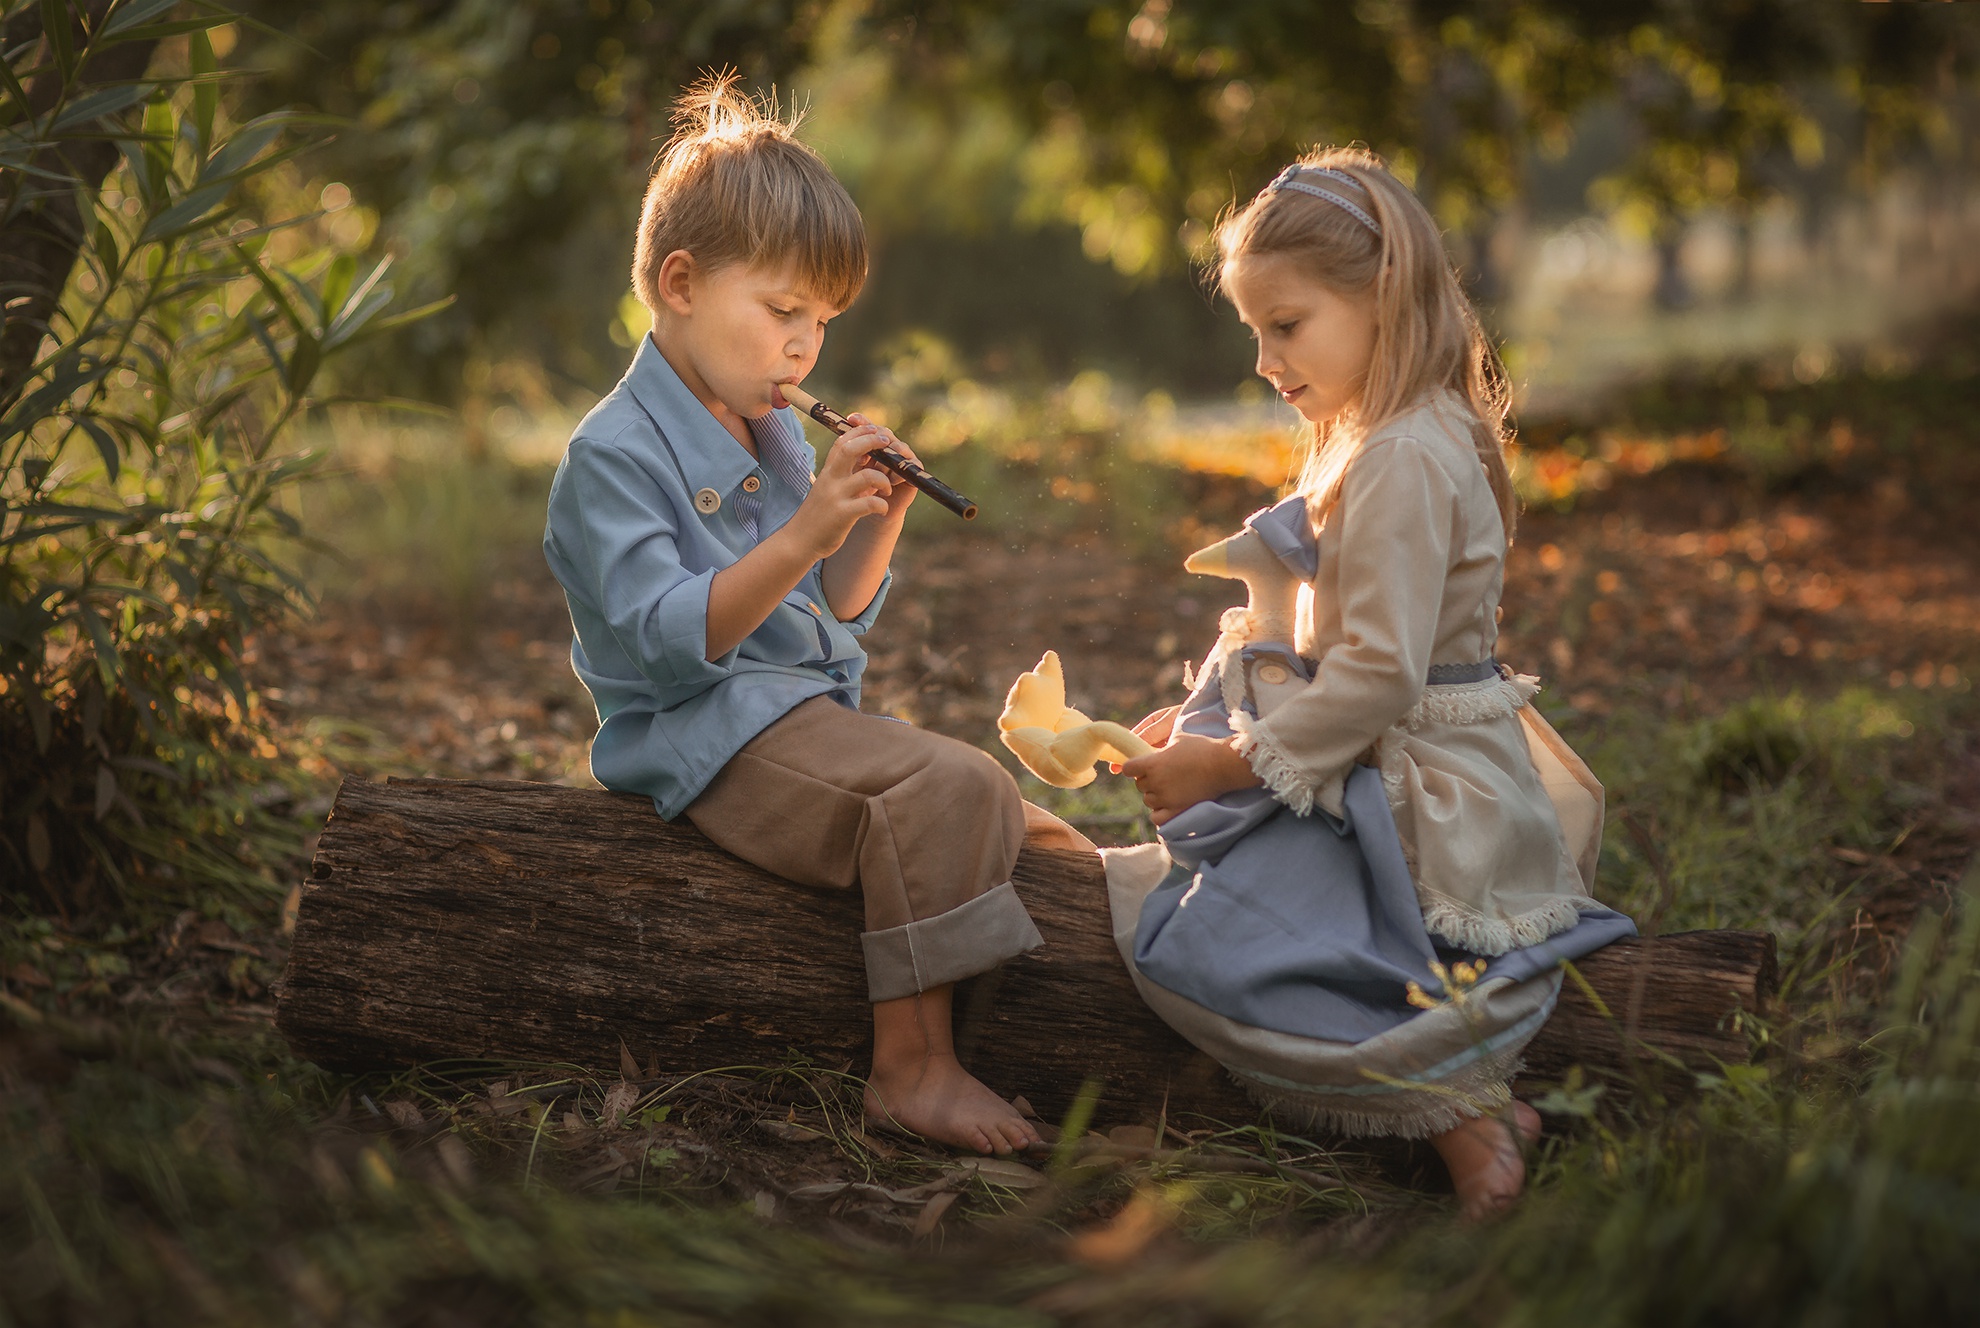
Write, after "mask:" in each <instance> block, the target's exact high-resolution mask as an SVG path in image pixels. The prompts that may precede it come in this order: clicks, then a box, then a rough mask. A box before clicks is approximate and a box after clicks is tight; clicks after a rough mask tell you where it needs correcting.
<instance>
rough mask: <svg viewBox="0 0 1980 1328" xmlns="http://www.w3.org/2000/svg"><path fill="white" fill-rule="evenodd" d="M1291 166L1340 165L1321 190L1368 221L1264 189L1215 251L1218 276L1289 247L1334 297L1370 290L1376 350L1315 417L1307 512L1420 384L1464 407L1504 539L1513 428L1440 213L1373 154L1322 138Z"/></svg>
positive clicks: (1325, 504) (1296, 194)
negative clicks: (1346, 395) (1345, 401)
mask: <svg viewBox="0 0 1980 1328" xmlns="http://www.w3.org/2000/svg"><path fill="white" fill-rule="evenodd" d="M1297 164H1298V165H1299V166H1300V167H1301V168H1315V169H1322V168H1324V169H1327V170H1330V171H1335V172H1339V175H1336V176H1331V177H1326V178H1327V179H1328V180H1329V181H1330V182H1329V183H1328V184H1327V186H1326V187H1327V189H1328V190H1338V191H1339V193H1338V197H1339V199H1341V200H1344V201H1345V202H1346V203H1347V204H1349V205H1351V207H1352V208H1353V209H1356V210H1358V211H1360V212H1363V213H1366V214H1368V220H1372V221H1373V222H1375V223H1376V224H1375V225H1374V226H1370V225H1368V224H1367V223H1366V221H1364V220H1362V219H1361V218H1359V217H1357V215H1356V212H1355V211H1352V210H1350V207H1349V206H1342V204H1341V202H1338V201H1335V200H1333V199H1329V198H1319V197H1315V196H1313V195H1311V194H1307V193H1304V192H1301V191H1298V190H1294V189H1284V190H1276V191H1270V190H1268V191H1267V192H1265V193H1262V194H1260V195H1259V196H1258V197H1257V198H1254V199H1253V200H1252V201H1251V202H1249V203H1247V204H1245V205H1244V206H1243V207H1241V208H1238V209H1236V210H1235V211H1234V212H1232V213H1231V214H1230V215H1229V216H1227V217H1225V218H1224V219H1223V220H1222V221H1221V222H1220V223H1218V226H1217V251H1218V255H1219V257H1220V258H1221V260H1222V267H1221V268H1220V273H1219V275H1220V276H1221V274H1222V272H1223V271H1224V270H1228V268H1229V267H1230V265H1231V264H1232V263H1233V262H1235V261H1237V260H1238V259H1240V258H1243V257H1244V256H1245V255H1247V254H1286V255H1288V256H1290V257H1292V258H1293V259H1294V260H1295V261H1297V262H1298V263H1299V264H1300V265H1301V266H1302V267H1304V268H1305V269H1306V270H1307V271H1308V272H1309V273H1310V274H1311V275H1312V276H1313V277H1314V279H1315V280H1317V281H1319V282H1320V283H1321V284H1323V285H1325V286H1327V287H1329V288H1330V289H1332V290H1336V291H1339V292H1340V293H1341V294H1343V295H1359V294H1361V293H1363V292H1367V291H1372V292H1373V295H1374V299H1375V355H1374V359H1373V361H1372V362H1371V363H1370V365H1369V368H1368V381H1367V382H1366V383H1365V384H1363V386H1362V390H1361V397H1360V399H1359V400H1358V401H1357V402H1356V403H1355V405H1354V406H1352V407H1351V408H1350V409H1349V410H1348V411H1347V412H1346V413H1345V414H1344V415H1342V416H1341V417H1340V418H1339V419H1336V420H1333V421H1331V422H1330V423H1328V424H1326V425H1320V426H1315V427H1314V429H1313V435H1312V441H1311V446H1310V447H1309V449H1308V451H1307V454H1306V462H1305V465H1304V466H1303V467H1302V468H1301V471H1300V476H1299V484H1298V491H1299V492H1300V493H1303V494H1305V495H1306V498H1307V501H1308V503H1309V504H1310V506H1311V508H1312V511H1313V516H1314V519H1315V520H1316V521H1324V520H1325V519H1326V516H1327V513H1328V512H1329V511H1330V510H1331V509H1332V508H1333V506H1334V504H1335V502H1336V501H1338V500H1339V498H1340V492H1341V480H1342V478H1343V477H1344V476H1345V475H1346V473H1347V467H1348V463H1349V462H1350V461H1352V460H1353V459H1354V456H1355V453H1356V452H1357V451H1358V450H1359V446H1360V443H1361V441H1362V440H1363V439H1365V438H1367V437H1368V436H1369V434H1370V433H1372V432H1374V431H1375V430H1376V429H1378V428H1380V427H1381V426H1382V425H1383V424H1384V423H1386V422H1387V421H1389V420H1391V419H1393V418H1395V417H1396V416H1397V415H1400V414H1402V413H1403V412H1404V411H1406V410H1408V409H1410V408H1411V407H1412V406H1414V405H1416V404H1417V403H1418V402H1419V401H1421V400H1422V399H1423V398H1424V397H1425V396H1426V395H1427V394H1428V393H1430V392H1432V391H1434V390H1435V389H1437V388H1440V387H1442V388H1448V389H1450V390H1451V391H1452V392H1453V393H1455V394H1456V396H1457V399H1458V400H1459V401H1461V402H1463V403H1464V404H1465V405H1466V406H1468V407H1469V408H1470V414H1471V416H1472V428H1471V434H1472V445H1473V446H1474V447H1475V448H1476V449H1477V451H1478V460H1479V463H1480V464H1481V465H1483V466H1484V468H1485V477H1486V479H1488V480H1489V481H1490V482H1491V485H1492V495H1493V497H1494V498H1495V499H1497V500H1498V507H1499V517H1500V520H1501V521H1502V522H1503V524H1504V526H1505V533H1506V539H1507V540H1508V541H1511V539H1512V534H1513V518H1514V515H1515V513H1516V511H1517V506H1518V504H1517V499H1516V498H1515V497H1514V494H1513V485H1512V476H1511V474H1510V472H1509V471H1508V469H1507V466H1506V445H1507V444H1508V443H1509V442H1510V441H1511V434H1512V430H1511V428H1510V426H1509V425H1508V423H1507V419H1506V415H1507V412H1508V408H1509V406H1510V404H1511V403H1510V394H1509V392H1508V391H1507V385H1506V371H1505V368H1504V366H1503V365H1501V364H1500V362H1499V353H1498V351H1497V350H1496V349H1494V348H1493V345H1492V342H1491V339H1490V338H1488V337H1487V336H1486V335H1485V332H1484V329H1483V328H1481V327H1480V326H1479V323H1478V316H1477V314H1476V313H1475V312H1474V311H1473V310H1472V307H1471V301H1470V300H1468V299H1466V298H1465V295H1464V291H1463V289H1462V288H1461V287H1460V286H1459V285H1458V280H1457V273H1456V272H1455V271H1454V270H1453V269H1452V267H1451V262H1450V259H1449V258H1448V257H1447V256H1446V255H1445V253H1444V245H1443V241H1442V239H1441V238H1440V237H1439V235H1438V234H1437V223H1436V222H1434V221H1432V220H1431V218H1430V213H1429V211H1428V210H1427V209H1425V208H1424V206H1423V204H1422V203H1421V202H1420V201H1418V199H1417V197H1416V195H1415V194H1413V193H1411V192H1410V190H1409V187H1408V186H1407V185H1405V184H1403V182H1402V181H1400V180H1398V179H1396V177H1395V176H1393V175H1391V174H1390V173H1389V169H1388V167H1387V166H1385V165H1383V163H1382V159H1381V158H1380V157H1377V156H1376V155H1375V154H1374V153H1372V152H1368V151H1364V150H1363V149H1360V148H1321V149H1316V150H1314V151H1312V152H1309V153H1307V154H1306V155H1305V156H1303V157H1301V158H1300V159H1299V162H1298V163H1297ZM1343 177H1346V178H1343ZM1350 181H1351V182H1350ZM1356 186H1359V187H1358V188H1357V187H1356Z"/></svg>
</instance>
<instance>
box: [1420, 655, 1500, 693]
mask: <svg viewBox="0 0 1980 1328" xmlns="http://www.w3.org/2000/svg"><path fill="white" fill-rule="evenodd" d="M1498 676H1499V661H1498V660H1496V659H1481V660H1479V661H1478V662H1477V663H1475V664H1432V665H1431V666H1430V676H1429V678H1428V679H1426V681H1427V682H1428V683H1429V684H1430V685H1431V686H1432V687H1448V686H1450V685H1451V684H1453V683H1465V682H1487V681H1489V680H1491V679H1493V678H1496V677H1498Z"/></svg>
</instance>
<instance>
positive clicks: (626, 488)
mask: <svg viewBox="0 0 1980 1328" xmlns="http://www.w3.org/2000/svg"><path fill="white" fill-rule="evenodd" d="M685 104H686V106H687V108H688V109H686V110H685V111H683V112H679V113H677V119H678V120H679V122H680V129H679V132H678V133H677V134H676V135H675V137H674V138H673V140H672V141H671V142H670V143H669V144H668V146H667V148H666V149H665V151H664V152H663V153H662V155H661V159H660V162H659V165H658V167H657V168H656V169H655V171H654V174H653V178H652V180H651V181H650V183H649V184H648V187H647V192H646V200H645V203H644V205H643V207H642V208H641V216H640V224H639V238H638V242H637V246H636V248H635V251H634V258H633V283H634V287H635V289H636V290H637V291H638V293H639V296H640V299H641V300H642V301H644V302H645V304H646V306H647V308H648V309H649V310H650V311H651V312H652V315H653V329H652V333H651V335H650V336H648V337H646V338H644V339H642V341H641V343H640V346H639V349H638V351H637V352H636V353H635V355H634V357H633V363H632V367H631V368H630V369H629V370H628V371H627V372H626V376H625V378H624V379H623V380H622V381H621V382H620V384H619V386H618V387H617V388H616V389H615V390H614V391H613V392H612V394H611V395H610V396H608V397H606V398H605V400H604V401H602V402H600V403H599V405H598V407H597V408H596V409H594V410H593V411H592V412H591V414H590V415H588V416H586V417H585V419H584V421H583V422H582V423H581V424H580V425H579V426H578V429H577V432H576V434H575V435H574V436H573V437H572V440H571V445H570V449H569V451H568V452H567V453H566V454H565V457H564V460H563V463H562V464H561V465H560V466H559V467H558V469H557V477H556V480H555V482H554V483H553V485H552V487H551V491H550V516H549V524H548V529H547V531H546V533H545V536H544V553H545V556H546V557H547V558H548V559H549V562H550V567H551V570H552V571H553V572H555V574H556V576H557V579H558V581H559V582H561V583H562V585H563V587H564V591H565V596H566V599H567V601H568V603H569V605H570V611H571V623H572V627H573V629H574V631H575V634H576V638H577V639H576V641H575V642H574V643H573V645H572V647H571V660H572V664H573V666H574V667H575V668H576V670H577V673H578V676H579V677H580V678H581V679H582V680H583V681H584V684H585V686H587V687H589V688H590V689H591V694H592V696H593V698H594V699H595V701H596V702H597V705H598V715H599V720H600V728H599V731H598V736H597V738H596V739H595V740H594V741H593V744H592V751H591V767H592V772H593V774H595V775H596V776H597V778H598V780H599V782H600V783H602V784H604V785H605V786H606V787H607V788H613V789H619V790H625V791H633V792H639V793H645V794H648V795H650V796H651V797H652V798H653V800H654V804H655V806H656V807H657V808H658V809H659V812H660V814H661V815H662V816H664V817H667V818H668V819H672V818H673V817H675V816H681V815H685V816H686V817H687V818H688V820H690V821H691V822H693V823H694V825H695V826H696V827H697V828H699V829H700V830H701V831H702V832H703V833H704V834H706V835H707V836H708V837H709V838H710V839H712V840H713V841H715V842H716V843H717V844H720V845H721V846H722V847H723V848H725V849H727V850H729V851H730V852H732V853H734V854H736V855H737V856H738V857H742V858H746V859H748V860H749V861H751V862H754V863H757V864H758V865H760V866H763V867H765V868H768V869H769V870H771V871H773V872H775V873H777V874H778V875H780V876H783V877H786V878H788V879H790V880H794V881H799V882H802V883H805V884H810V885H818V886H837V887H841V888H845V887H849V886H851V885H853V884H854V883H857V884H858V885H859V886H860V888H861V889H862V891H863V893H864V896H865V904H866V924H867V930H866V932H865V933H864V935H863V936H862V941H863V943H864V947H865V952H866V966H867V980H868V997H869V999H871V1000H872V1001H873V1003H874V1004H873V1033H874V1038H873V1042H874V1045H873V1073H872V1075H871V1077H870V1080H869V1085H870V1086H869V1088H868V1090H867V1094H866V1108H867V1112H868V1115H869V1116H870V1117H871V1118H873V1119H874V1120H875V1121H876V1122H879V1123H890V1124H893V1125H897V1126H900V1127H904V1128H906V1129H908V1130H911V1131H913V1132H914V1133H917V1134H920V1135H923V1136H925V1137H927V1138H930V1139H934V1140H938V1141H941V1142H944V1143H948V1144H952V1145H956V1146H959V1147H965V1148H973V1149H976V1150H978V1151H980V1152H992V1151H994V1152H999V1153H1004V1152H1010V1151H1013V1150H1017V1149H1024V1148H1028V1147H1031V1146H1033V1145H1035V1144H1037V1143H1038V1142H1039V1136H1038V1134H1037V1132H1036V1131H1035V1130H1034V1129H1032V1127H1031V1126H1030V1125H1029V1124H1027V1123H1026V1122H1025V1120H1024V1119H1023V1117H1021V1116H1020V1115H1019V1114H1018V1112H1017V1111H1016V1110H1015V1109H1014V1108H1013V1107H1012V1106H1011V1105H1010V1104H1009V1103H1008V1102H1005V1101H1004V1100H1003V1099H1002V1098H1000V1097H998V1096H997V1095H996V1094H995V1093H993V1092H991V1091H990V1090H989V1089H988V1088H987V1087H985V1086H984V1085H983V1084H982V1083H980V1082H979V1081H977V1080H976V1079H975V1078H974V1077H973V1076H972V1075H970V1074H969V1073H968V1072H967V1071H966V1070H964V1069H963V1067H962V1066H961V1064H960V1063H958V1061H957V1060H956V1056H955V1052H954V1048H953V1042H952V1038H951V1026H950V991H951V985H952V984H953V983H954V982H956V981H957V980H958V979H961V978H965V977H969V976H971V975H972V974H976V973H980V972H983V971H985V970H987V969H989V968H992V967H994V966H995V965H996V964H998V963H1001V962H1002V961H1003V960H1005V959H1008V958H1010V957H1012V956H1013V955H1017V954H1020V953H1023V952H1024V951H1026V950H1029V949H1031V948H1032V947H1034V946H1036V945H1038V944H1039V943H1040V937H1039V935H1038V931H1037V928H1036V927H1034V926H1033V925H1032V922H1031V918H1030V917H1029V915H1027V914H1026V912H1025V910H1024V906H1023V905H1022V904H1020V903H1019V902H1018V898H1017V894H1016V892H1015V891H1014V890H1013V889H1012V888H1011V884H1010V880H1011V868H1012V866H1013V865H1014V864H1015V862H1016V860H1017V852H1018V847H1019V845H1020V844H1021V843H1022V841H1023V838H1024V833H1025V822H1026V808H1025V804H1024V803H1023V802H1022V800H1021V799H1020V798H1019V796H1018V791H1017V786H1016V785H1015V784H1014V783H1013V782H1012V781H1011V778H1010V776H1009V775H1007V774H1006V773H1005V772H1004V770H1003V768H1002V767H1001V766H999V765H998V764H997V762H996V761H995V760H993V759H992V758H991V757H990V756H989V755H987V754H986V753H984V752H981V751H978V750H977V749H975V748H973V747H969V746H967V745H965V744H963V743H960V742H956V741H954V740H952V739H949V738H944V737H940V736H938V735H935V734H930V733H926V732H923V731H921V730H919V729H915V728H912V727H909V726H908V725H905V724H900V723H896V722H893V721H890V720H886V719H882V718H878V717H875V716H868V715H862V714H860V713H859V710H858V703H859V682H860V675H861V673H862V672H863V671H864V669H865V667H866V655H865V653H864V652H863V651H862V650H861V649H860V646H859V642H858V638H859V637H860V636H861V635H863V634H864V633H865V632H866V630H867V628H868V627H870V626H871V625H872V622H873V619H874V617H875V615H876V614H877V613H878V612H879V610H880V605H881V602H882V600H884V599H885V598H886V593H887V585H888V581H889V573H888V571H887V562H888V559H889V557H890V556H891V555H892V553H893V549H894V542H895V540H896V539H897V538H898V537H899V535H900V531H901V522H902V518H903V516H904V514H905V513H906V510H907V507H908V504H909V503H910V502H912V501H913V499H914V495H915V490H914V489H913V488H912V487H911V486H909V485H908V484H906V483H904V482H897V481H895V480H893V479H891V478H890V476H889V474H888V472H886V471H884V470H882V469H880V468H879V467H878V466H877V465H874V464H869V463H868V461H867V456H868V454H869V453H871V452H872V451H874V450H875V449H877V448H880V447H892V448H894V449H895V450H896V451H899V452H901V453H902V454H903V455H908V456H912V455H913V454H912V453H911V452H910V451H909V450H908V448H907V447H906V446H904V445H903V444H902V443H901V442H900V440H899V439H897V438H895V437H894V436H893V434H892V433H891V432H889V431H888V430H886V429H883V428H880V427H878V426H875V425H873V424H871V423H870V422H868V421H866V420H865V419H863V418H862V417H860V416H858V415H855V416H852V417H851V418H852V421H853V423H854V424H855V425H857V426H858V427H857V428H855V429H853V430H851V431H849V432H847V433H846V434H844V435H843V436H841V437H840V438H839V439H838V440H837V441H836V442H834V444H833V445H832V447H831V450H830V451H829V452H827V453H826V454H825V455H824V458H823V460H822V462H821V463H820V464H819V465H818V468H817V474H816V476H814V475H813V474H812V460H813V458H812V454H811V450H810V448H809V447H808V446H807V445H806V443H805V442H804V435H803V429H802V426H801V425H800V424H799V423H798V421H797V418H796V412H794V411H793V410H791V409H790V408H789V406H788V403H786V402H785V400H784V398H783V396H782V394H781V392H780V391H779V388H780V386H782V385H783V384H787V383H788V384H794V383H796V382H798V381H800V380H801V379H802V378H803V377H804V376H805V374H806V373H808V372H809V371H810V369H811V367H812V364H813V363H814V362H815V361H816V359H817V357H818V352H819V349H820V347H821V345H822V342H823V337H824V330H825V324H826V323H827V322H828V321H829V320H830V319H831V318H832V317H833V316H834V315H836V314H837V313H838V312H839V311H840V310H842V309H844V308H845V307H846V306H847V305H848V304H850V303H851V302H852V299H853V297H854V296H855V295H856V294H858V292H859V288H860V286H861V284H862V283H863V282H864V281H865V277H866V236H865V229H864V226H863V225H862V223H861V221H860V217H859V213H858V210H857V209H856V208H855V207H854V205H853V202H852V199H851V198H850V197H848V196H847V194H846V192H845V190H844V189H843V188H842V187H841V186H840V184H839V182H838V181H837V180H836V179H834V178H833V176H832V174H831V172H830V170H829V169H828V168H827V167H826V166H825V164H824V162H823V161H822V160H820V159H819V158H818V156H817V155H816V154H815V153H813V152H812V151H811V150H810V149H809V148H807V147H805V146H803V145H802V144H800V143H798V142H797V141H796V140H795V138H794V137H793V136H792V128H793V126H792V125H791V124H789V123H786V122H784V121H783V120H781V119H779V118H777V117H776V116H775V115H774V114H771V113H768V111H767V110H766V108H764V107H761V106H759V105H758V104H756V103H755V102H753V101H751V100H749V99H748V98H746V97H744V96H742V95H740V94H738V93H737V92H736V91H735V90H734V88H733V79H732V78H718V79H711V80H708V81H705V82H703V83H701V84H699V85H697V86H696V87H695V88H693V89H691V90H690V91H689V93H688V95H687V97H686V99H685ZM1067 833H1069V832H1067Z"/></svg>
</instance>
